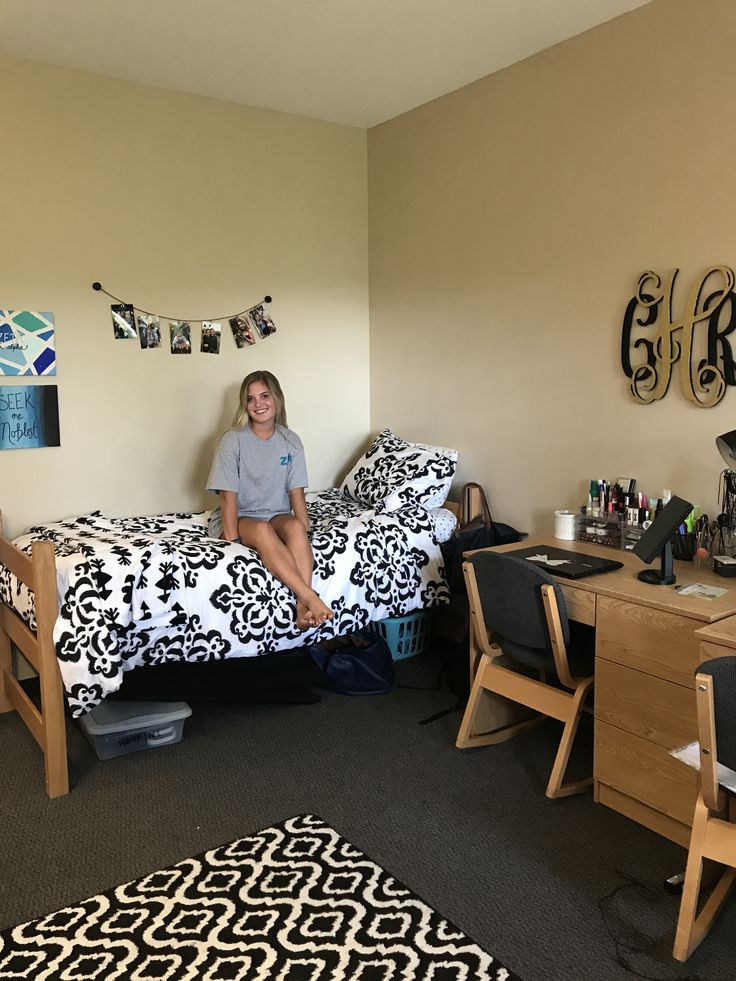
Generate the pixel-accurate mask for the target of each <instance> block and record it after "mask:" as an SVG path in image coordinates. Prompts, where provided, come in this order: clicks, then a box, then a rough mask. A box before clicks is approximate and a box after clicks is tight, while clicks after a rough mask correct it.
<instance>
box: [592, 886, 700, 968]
mask: <svg viewBox="0 0 736 981" xmlns="http://www.w3.org/2000/svg"><path fill="white" fill-rule="evenodd" d="M614 871H615V872H616V874H617V875H620V876H621V878H622V879H625V880H626V881H625V882H622V883H621V884H620V885H618V886H616V888H615V889H612V890H611V892H609V893H608V894H607V895H606V896H603V897H602V898H601V899H599V900H598V909H599V910H600V913H601V918H602V919H603V925H604V927H605V928H606V932H607V933H608V936H609V937H610V938H611V940H613V942H614V944H615V949H616V961H617V963H618V964H620V965H621V967H623V969H624V970H625V971H628V972H629V974H633V975H634V977H637V978H643V979H644V981H701V978H699V977H698V976H697V975H696V974H643V973H642V972H641V971H639V970H637V969H636V968H635V967H634V965H633V963H632V961H631V960H630V955H632V954H650V955H652V954H656V947H657V941H656V940H655V939H654V938H653V937H647V936H646V935H645V934H641V933H639V932H638V931H637V932H636V933H635V934H633V935H629V936H619V935H617V933H616V931H615V929H614V927H613V926H612V925H611V922H610V916H609V913H610V908H611V906H612V905H613V903H614V901H615V899H616V897H617V896H618V894H619V893H621V892H623V891H624V890H627V889H633V890H634V891H635V892H636V894H637V896H639V897H640V898H641V899H644V900H646V902H648V903H659V902H661V900H662V899H663V898H664V894H663V892H662V891H661V890H659V889H657V888H655V887H654V886H650V885H647V884H646V883H644V882H639V880H638V879H636V878H635V877H633V876H629V875H627V874H626V873H625V872H621V871H620V869H614Z"/></svg>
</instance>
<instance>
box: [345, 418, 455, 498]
mask: <svg viewBox="0 0 736 981" xmlns="http://www.w3.org/2000/svg"><path fill="white" fill-rule="evenodd" d="M457 456H458V454H457V450H452V449H448V448H447V447H444V446H429V445H428V444H426V443H409V442H407V441H406V440H405V439H402V438H401V437H400V436H396V435H395V434H394V433H392V432H391V430H390V429H384V430H383V432H381V433H379V434H378V436H377V437H376V439H375V440H374V442H373V445H372V446H371V447H370V448H369V449H368V450H366V452H365V453H364V454H363V456H362V457H361V458H360V459H359V460H358V462H357V463H356V464H355V466H354V467H353V469H352V470H351V471H350V473H349V474H348V475H347V477H346V478H345V480H344V481H343V483H342V486H341V488H340V489H341V490H342V492H343V493H344V494H346V495H347V496H348V497H352V498H353V499H354V500H356V501H360V502H361V504H365V505H366V507H369V508H379V509H380V510H382V511H397V510H398V509H399V508H401V507H409V506H412V505H416V504H419V505H421V506H422V507H424V508H436V507H440V506H441V505H442V504H444V502H445V500H446V498H447V495H448V493H449V491H450V484H451V483H452V478H453V477H454V476H455V470H456V468H457Z"/></svg>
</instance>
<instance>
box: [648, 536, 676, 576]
mask: <svg viewBox="0 0 736 981" xmlns="http://www.w3.org/2000/svg"><path fill="white" fill-rule="evenodd" d="M672 569H673V565H672V542H667V544H666V545H665V547H664V548H663V549H662V552H661V563H660V567H659V572H658V571H657V570H656V569H642V571H641V572H640V573H639V579H641V581H642V582H648V583H651V585H652V586H671V585H672V583H673V582H676V581H677V577H676V576H675V574H674V572H673V571H672Z"/></svg>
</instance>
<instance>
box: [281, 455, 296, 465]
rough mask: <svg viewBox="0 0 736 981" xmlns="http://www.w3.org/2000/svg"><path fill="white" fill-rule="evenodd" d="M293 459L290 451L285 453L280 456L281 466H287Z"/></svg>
mask: <svg viewBox="0 0 736 981" xmlns="http://www.w3.org/2000/svg"><path fill="white" fill-rule="evenodd" d="M293 459H294V457H293V456H292V455H291V453H287V454H286V456H282V457H281V466H282V467H288V466H289V464H290V463H291V461H292V460H293Z"/></svg>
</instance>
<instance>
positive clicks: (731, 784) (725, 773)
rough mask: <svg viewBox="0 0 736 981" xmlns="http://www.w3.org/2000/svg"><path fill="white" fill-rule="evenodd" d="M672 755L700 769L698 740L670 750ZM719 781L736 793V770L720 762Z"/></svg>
mask: <svg viewBox="0 0 736 981" xmlns="http://www.w3.org/2000/svg"><path fill="white" fill-rule="evenodd" d="M670 756H674V757H675V759H677V760H681V761H682V762H683V763H687V765H688V766H691V767H693V768H694V769H695V770H699V769H700V743H699V742H697V740H696V741H695V742H694V743H688V745H687V746H681V747H680V749H672V750H670ZM718 783H719V784H720V785H721V786H722V787H725V788H726V789H727V790H732V791H733V792H734V793H736V772H735V771H734V770H730V769H729V768H728V767H727V766H723V765H722V764H721V763H719V764H718Z"/></svg>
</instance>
